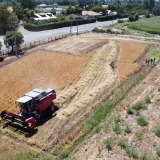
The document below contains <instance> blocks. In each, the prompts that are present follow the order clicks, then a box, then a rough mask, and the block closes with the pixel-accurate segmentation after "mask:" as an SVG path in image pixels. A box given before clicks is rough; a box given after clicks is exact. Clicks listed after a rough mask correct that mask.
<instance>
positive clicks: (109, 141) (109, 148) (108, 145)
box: [105, 138, 113, 150]
mask: <svg viewBox="0 0 160 160" xmlns="http://www.w3.org/2000/svg"><path fill="white" fill-rule="evenodd" d="M105 145H106V148H107V149H108V150H112V146H113V142H112V139H111V138H108V139H107V140H106V142H105Z"/></svg>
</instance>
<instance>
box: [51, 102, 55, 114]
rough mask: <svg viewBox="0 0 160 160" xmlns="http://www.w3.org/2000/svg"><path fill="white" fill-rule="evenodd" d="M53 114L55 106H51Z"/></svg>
mask: <svg viewBox="0 0 160 160" xmlns="http://www.w3.org/2000/svg"><path fill="white" fill-rule="evenodd" d="M51 112H54V105H53V104H52V105H51Z"/></svg>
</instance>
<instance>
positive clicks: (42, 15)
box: [32, 13, 57, 21]
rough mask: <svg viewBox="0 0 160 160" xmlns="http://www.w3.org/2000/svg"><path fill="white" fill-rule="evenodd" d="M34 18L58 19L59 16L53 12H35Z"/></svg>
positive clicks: (37, 19)
mask: <svg viewBox="0 0 160 160" xmlns="http://www.w3.org/2000/svg"><path fill="white" fill-rule="evenodd" d="M32 18H33V19H34V20H36V21H39V20H48V19H56V18H57V17H56V16H54V15H53V14H52V13H34V17H32Z"/></svg>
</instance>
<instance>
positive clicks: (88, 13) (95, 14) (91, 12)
mask: <svg viewBox="0 0 160 160" xmlns="http://www.w3.org/2000/svg"><path fill="white" fill-rule="evenodd" d="M82 15H83V16H85V15H88V16H101V15H102V14H100V13H97V12H94V11H82Z"/></svg>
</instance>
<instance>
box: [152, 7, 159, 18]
mask: <svg viewBox="0 0 160 160" xmlns="http://www.w3.org/2000/svg"><path fill="white" fill-rule="evenodd" d="M153 15H155V16H159V15H160V6H159V5H157V6H155V7H154V8H153Z"/></svg>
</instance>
